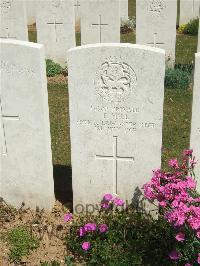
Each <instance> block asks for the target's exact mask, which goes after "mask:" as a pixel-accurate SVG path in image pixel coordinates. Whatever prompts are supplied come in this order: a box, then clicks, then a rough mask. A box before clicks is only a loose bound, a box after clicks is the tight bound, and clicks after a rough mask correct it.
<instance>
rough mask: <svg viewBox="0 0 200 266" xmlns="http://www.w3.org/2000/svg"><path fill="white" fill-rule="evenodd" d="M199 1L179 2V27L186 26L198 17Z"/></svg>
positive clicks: (185, 0) (187, 0) (184, 0)
mask: <svg viewBox="0 0 200 266" xmlns="http://www.w3.org/2000/svg"><path fill="white" fill-rule="evenodd" d="M199 8H200V0H180V18H179V25H183V24H187V23H188V22H189V21H190V20H191V19H194V18H197V17H198V16H199Z"/></svg>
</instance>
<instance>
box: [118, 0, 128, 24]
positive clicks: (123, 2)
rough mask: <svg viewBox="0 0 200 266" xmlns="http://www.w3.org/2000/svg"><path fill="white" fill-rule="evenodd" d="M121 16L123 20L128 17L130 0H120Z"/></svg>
mask: <svg viewBox="0 0 200 266" xmlns="http://www.w3.org/2000/svg"><path fill="white" fill-rule="evenodd" d="M120 17H121V19H122V20H127V19H128V0H120Z"/></svg>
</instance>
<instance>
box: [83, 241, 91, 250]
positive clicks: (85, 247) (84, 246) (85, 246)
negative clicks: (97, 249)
mask: <svg viewBox="0 0 200 266" xmlns="http://www.w3.org/2000/svg"><path fill="white" fill-rule="evenodd" d="M90 247H91V244H90V242H83V244H82V249H83V250H85V251H87V250H89V249H90Z"/></svg>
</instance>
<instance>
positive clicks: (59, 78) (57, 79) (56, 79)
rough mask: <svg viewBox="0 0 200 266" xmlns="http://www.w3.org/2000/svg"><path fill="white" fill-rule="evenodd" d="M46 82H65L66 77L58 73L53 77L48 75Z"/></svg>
mask: <svg viewBox="0 0 200 266" xmlns="http://www.w3.org/2000/svg"><path fill="white" fill-rule="evenodd" d="M47 80H48V83H53V84H67V77H66V76H64V75H62V74H60V75H57V76H55V77H48V78H47Z"/></svg>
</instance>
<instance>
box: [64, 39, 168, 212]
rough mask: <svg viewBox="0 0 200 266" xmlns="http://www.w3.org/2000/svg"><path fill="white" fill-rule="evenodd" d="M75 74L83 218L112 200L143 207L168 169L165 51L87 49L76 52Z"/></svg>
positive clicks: (77, 180) (75, 165)
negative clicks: (149, 189) (164, 152)
mask: <svg viewBox="0 0 200 266" xmlns="http://www.w3.org/2000/svg"><path fill="white" fill-rule="evenodd" d="M68 70H69V104H70V130H71V149H72V151H71V156H72V173H73V178H72V180H73V196H74V203H73V204H74V209H75V212H81V211H83V210H86V204H97V203H98V202H99V201H100V199H101V197H102V195H103V194H104V193H113V194H115V195H118V196H120V197H122V198H123V199H125V200H128V201H129V202H130V201H131V200H132V199H133V197H134V198H136V199H139V198H140V196H141V194H140V193H141V191H140V190H141V187H142V185H143V184H144V183H146V182H147V181H148V180H149V178H150V177H151V174H152V169H155V168H156V169H157V168H159V167H160V164H161V143H162V121H163V97H164V75H165V53H164V50H161V49H158V48H152V47H147V46H140V45H131V44H119V45H118V44H94V45H86V46H82V47H79V48H74V49H70V50H69V51H68ZM136 199H135V200H134V201H136ZM90 206H91V205H90ZM94 206H96V205H94Z"/></svg>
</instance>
